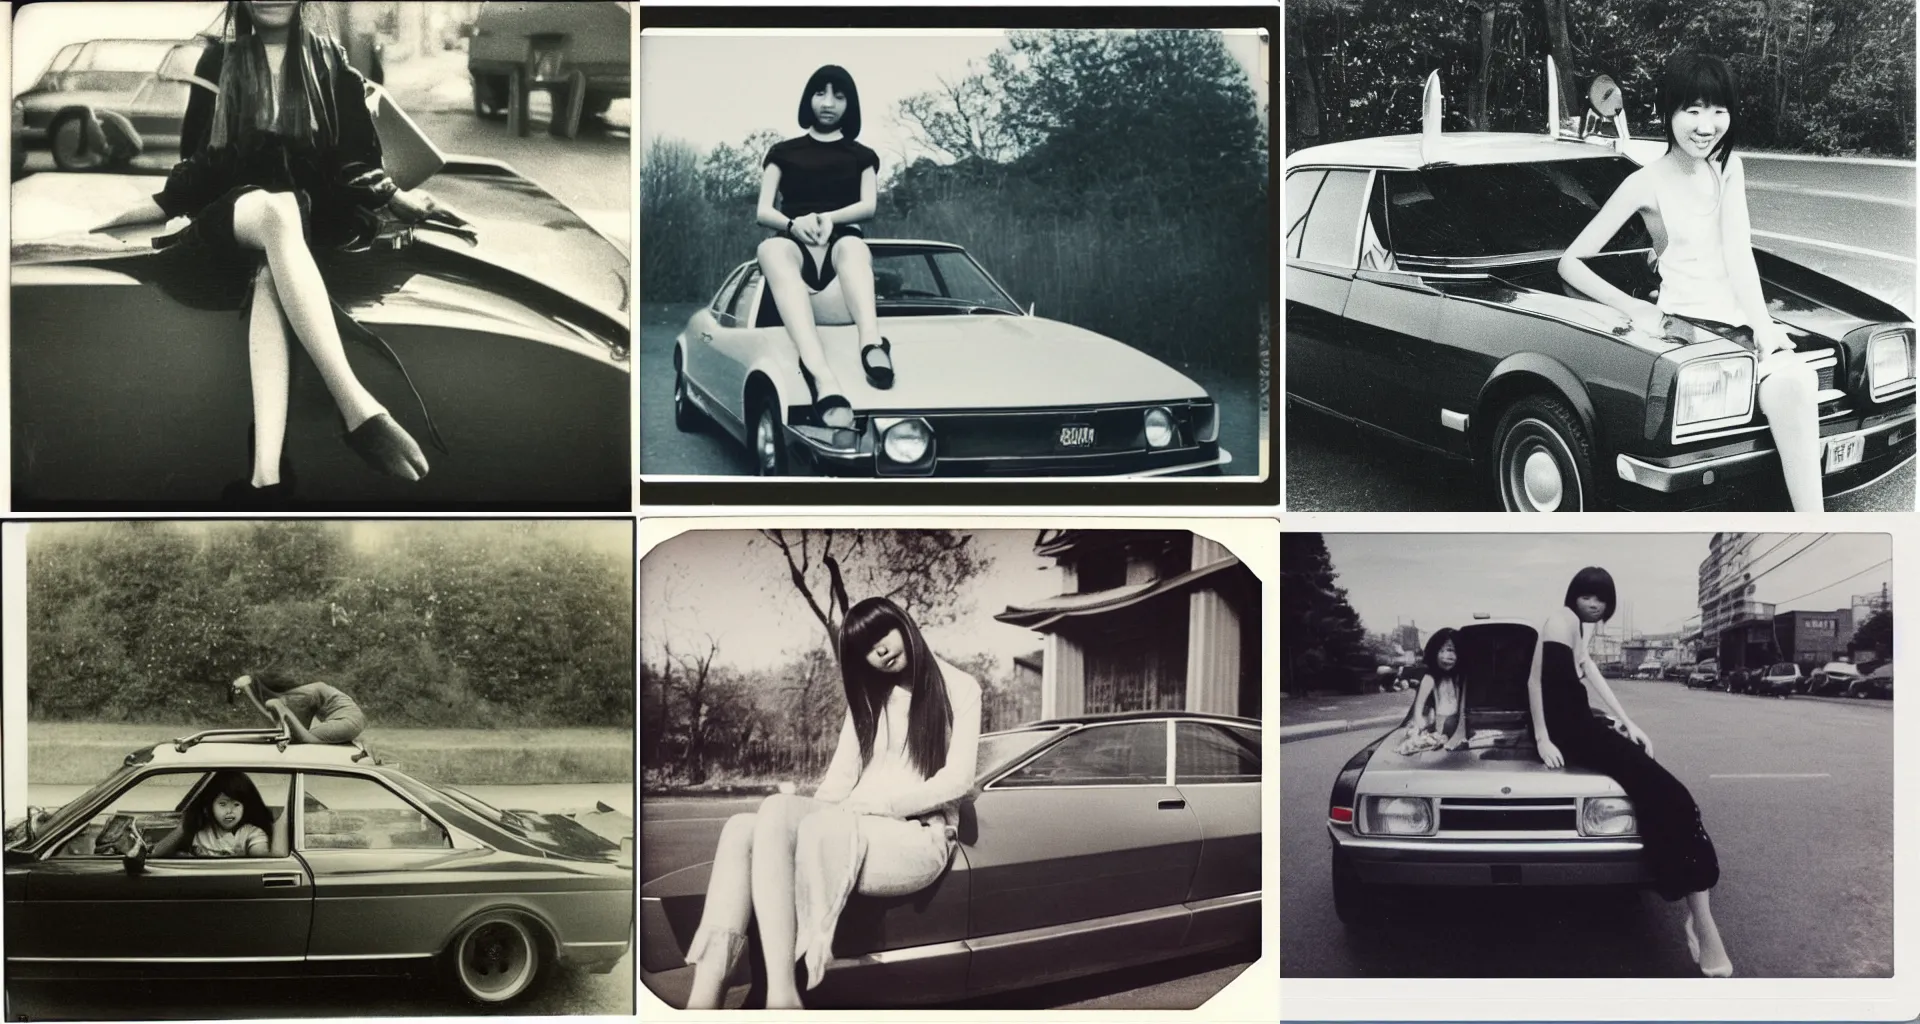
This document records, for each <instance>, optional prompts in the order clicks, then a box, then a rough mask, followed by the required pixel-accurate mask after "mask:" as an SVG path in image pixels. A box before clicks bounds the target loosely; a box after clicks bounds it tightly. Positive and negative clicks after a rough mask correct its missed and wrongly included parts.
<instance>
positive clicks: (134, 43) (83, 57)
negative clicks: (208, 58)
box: [13, 37, 208, 171]
mask: <svg viewBox="0 0 1920 1024" xmlns="http://www.w3.org/2000/svg"><path fill="white" fill-rule="evenodd" d="M207 43H208V40H207V39H206V38H205V37H199V38H195V39H175V40H167V39H94V40H89V41H87V42H83V43H70V44H68V45H66V46H64V47H61V49H60V52H59V53H56V54H55V55H54V57H53V60H52V61H51V62H50V63H49V64H48V65H47V69H46V70H45V71H43V72H41V74H40V78H39V79H38V80H37V81H35V82H34V83H33V86H32V87H31V88H29V89H28V90H27V91H25V92H23V93H21V94H20V95H19V97H17V98H16V99H15V100H14V112H15V129H14V136H13V141H14V159H15V160H16V161H19V160H21V159H23V157H24V155H25V151H26V149H27V148H28V147H30V146H31V147H38V146H43V145H44V146H47V147H49V148H51V149H52V151H53V162H54V165H55V166H56V167H58V168H60V169H61V170H63V171H78V170H88V169H91V168H95V167H100V166H103V165H104V164H105V163H106V156H105V154H103V153H100V152H98V151H97V150H92V149H90V148H89V147H88V146H87V145H86V144H85V141H84V138H83V135H82V128H81V125H82V124H83V122H84V120H85V117H86V112H87V111H88V110H89V109H91V110H95V111H107V110H111V111H115V112H118V113H120V114H122V115H124V116H125V117H126V118H127V119H128V120H129V121H131V122H132V123H133V127H134V129H135V130H136V131H138V132H139V133H140V136H141V138H142V139H143V140H145V141H146V142H147V143H148V144H149V145H153V146H159V147H163V148H169V149H178V148H179V146H180V120H181V118H183V117H185V116H186V112H187V95H188V90H189V88H190V86H188V85H187V84H186V83H184V82H182V81H180V80H179V79H181V78H183V77H185V76H188V75H191V74H193V71H194V67H195V66H196V65H197V64H198V63H199V60H200V55H201V53H202V51H203V50H204V49H205V47H206V45H207Z"/></svg>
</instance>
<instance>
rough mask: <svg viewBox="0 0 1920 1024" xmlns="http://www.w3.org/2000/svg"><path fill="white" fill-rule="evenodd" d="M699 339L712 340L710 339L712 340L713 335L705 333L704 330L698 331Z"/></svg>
mask: <svg viewBox="0 0 1920 1024" xmlns="http://www.w3.org/2000/svg"><path fill="white" fill-rule="evenodd" d="M700 340H701V341H712V340H713V335H711V334H708V333H707V332H706V331H701V332H700Z"/></svg>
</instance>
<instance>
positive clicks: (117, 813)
mask: <svg viewBox="0 0 1920 1024" xmlns="http://www.w3.org/2000/svg"><path fill="white" fill-rule="evenodd" d="M244 774H245V775H246V776H247V778H248V779H249V780H250V781H251V782H252V783H253V786H254V789H255V790H257V791H258V792H259V794H260V799H261V801H262V802H263V803H265V804H266V807H267V810H268V812H269V814H271V815H272V816H273V820H275V821H277V820H278V818H279V816H280V815H282V814H284V813H286V807H287V790H288V788H289V785H290V783H291V781H292V780H291V776H289V775H288V774H286V773H284V772H246V773H244ZM210 778H211V773H209V772H204V771H185V772H158V773H155V774H153V775H149V776H147V777H146V778H143V779H141V780H140V781H139V782H136V783H134V784H133V786H132V787H131V788H129V789H127V790H125V791H123V792H122V793H121V794H120V795H119V796H117V797H115V798H114V799H113V800H112V802H110V803H108V804H107V806H105V807H103V808H101V809H100V810H99V812H97V813H96V814H94V816H93V817H92V818H91V819H89V820H88V821H87V824H86V826H85V827H84V828H82V829H81V830H80V831H79V832H76V833H74V835H73V836H72V837H71V838H69V839H68V840H67V841H66V842H64V843H61V844H60V848H59V849H58V850H55V851H54V853H53V856H54V857H55V858H57V859H61V858H72V857H118V856H120V855H121V854H122V853H123V852H125V851H126V850H127V849H128V848H130V847H131V845H132V844H131V842H130V840H131V839H132V831H134V830H138V831H139V833H140V838H141V839H142V840H144V841H145V842H146V844H147V846H148V847H149V848H151V847H153V846H155V845H156V844H158V843H159V842H160V841H161V840H162V839H165V838H166V837H167V836H168V834H170V833H171V832H173V830H174V829H175V828H176V827H178V826H179V825H180V822H181V818H182V817H183V815H184V812H185V810H186V807H187V805H188V804H189V803H190V802H191V801H193V800H194V799H196V798H199V797H201V796H202V790H203V787H204V785H205V783H206V782H207V781H208V780H209V779H210ZM269 834H270V835H271V830H269ZM192 841H193V837H192V836H188V837H186V839H185V842H184V843H183V845H182V846H181V847H180V848H179V850H178V852H177V853H176V854H175V856H179V857H189V856H192V855H193V853H192V847H191V846H190V845H186V844H191V843H192Z"/></svg>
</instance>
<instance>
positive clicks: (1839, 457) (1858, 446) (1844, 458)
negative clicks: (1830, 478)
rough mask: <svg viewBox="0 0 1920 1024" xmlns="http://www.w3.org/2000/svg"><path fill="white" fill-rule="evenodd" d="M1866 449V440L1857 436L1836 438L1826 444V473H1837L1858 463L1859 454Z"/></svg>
mask: <svg viewBox="0 0 1920 1024" xmlns="http://www.w3.org/2000/svg"><path fill="white" fill-rule="evenodd" d="M1866 448H1867V439H1866V438H1864V437H1861V436H1860V435H1859V434H1850V435H1848V436H1846V437H1836V438H1834V439H1833V440H1831V441H1828V442H1827V472H1829V473H1838V472H1840V471H1841V470H1843V469H1846V468H1847V467H1849V466H1856V465H1859V463H1860V453H1861V452H1864V451H1865V450H1866Z"/></svg>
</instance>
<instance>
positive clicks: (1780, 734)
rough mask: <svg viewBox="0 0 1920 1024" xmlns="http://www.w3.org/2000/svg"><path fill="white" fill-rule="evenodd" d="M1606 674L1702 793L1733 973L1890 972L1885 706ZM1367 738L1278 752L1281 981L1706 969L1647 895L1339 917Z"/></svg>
mask: <svg viewBox="0 0 1920 1024" xmlns="http://www.w3.org/2000/svg"><path fill="white" fill-rule="evenodd" d="M1612 685H1613V688H1614V691H1615V692H1616V693H1617V694H1618V695H1619V697H1620V701H1621V703H1622V704H1623V705H1625V706H1626V708H1627V711H1628V712H1629V713H1630V714H1631V715H1632V716H1633V717H1634V720H1635V721H1636V722H1638V723H1639V725H1640V726H1641V727H1642V728H1644V729H1646V731H1647V733H1648V734H1649V735H1650V736H1651V738H1652V740H1653V743H1654V753H1655V755H1656V756H1657V757H1658V758H1659V759H1660V762H1661V763H1662V764H1663V765H1665V766H1666V767H1667V768H1668V769H1670V770H1672V771H1673V773H1674V774H1675V775H1676V776H1678V777H1679V778H1680V780H1681V781H1682V782H1684V783H1686V784H1687V786H1688V788H1689V789H1691V790H1692V792H1693V795H1694V798H1695V799H1696V800H1697V801H1698V802H1699V804H1700V807H1701V812H1702V815H1703V817H1704V818H1705V820H1706V826H1707V831H1708V832H1709V833H1710V834H1711V835H1712V836H1713V840H1714V845H1715V847H1716V849H1717V850H1718V853H1719V858H1720V867H1721V880H1720V884H1719V886H1718V887H1717V888H1715V889H1714V890H1713V897H1712V898H1713V910H1714V917H1715V918H1716V919H1717V921H1718V922H1719V925H1720V930H1721V934H1722V935H1723V937H1724V938H1725V940H1726V943H1727V948H1728V951H1729V953H1730V955H1731V956H1732V958H1733V962H1734V966H1735V969H1736V972H1737V975H1736V976H1738V977H1747V978H1753V977H1849V978H1852V977H1882V978H1884V977H1891V976H1892V971H1893V874H1894V872H1893V824H1892V813H1893V714H1892V705H1891V702H1887V701H1841V700H1832V701H1829V700H1820V701H1811V700H1805V699H1801V698H1794V699H1791V700H1779V699H1770V698H1764V697H1749V696H1744V695H1738V694H1729V693H1723V692H1719V691H1712V690H1688V689H1686V688H1685V687H1683V686H1681V685H1680V684H1678V683H1665V682H1652V681H1639V680H1625V679H1619V680H1613V681H1612ZM1291 702H1292V701H1291V700H1289V703H1291ZM1374 735H1376V733H1374V732H1373V731H1371V730H1369V731H1364V732H1354V733H1348V734H1343V735H1334V736H1323V737H1316V738H1311V739H1301V740H1296V741H1293V742H1290V743H1287V744H1285V745H1284V746H1282V747H1281V759H1280V778H1281V806H1280V813H1281V821H1280V841H1281V860H1280V920H1281V934H1280V972H1281V975H1282V977H1283V978H1302V977H1690V976H1695V972H1696V968H1695V967H1694V966H1693V963H1692V961H1691V960H1690V959H1689V958H1688V956H1687V950H1686V944H1685V941H1684V939H1683V937H1682V934H1681V930H1680V923H1681V920H1682V918H1683V916H1684V912H1683V904H1677V903H1676V904H1666V903H1663V902H1661V901H1660V899H1659V898H1658V897H1657V896H1655V895H1653V894H1652V893H1645V894H1642V895H1640V896H1639V897H1638V898H1635V899H1629V900H1622V899H1620V898H1619V896H1618V895H1617V894H1583V893H1578V892H1564V891H1542V890H1531V889H1528V890H1515V889H1505V890H1497V891H1496V890H1461V891H1457V892H1447V891H1439V892H1436V891H1431V890H1428V891H1414V892H1408V893H1403V894H1399V899H1398V901H1397V905H1398V906H1400V907H1402V908H1404V913H1402V914H1396V915H1395V916H1394V917H1393V919H1391V920H1390V921H1389V922H1388V923H1386V924H1385V925H1384V926H1382V927H1376V928H1363V929H1352V928H1348V927H1346V926H1344V925H1342V924H1341V923H1340V921H1339V919H1338V918H1337V917H1335V916H1334V912H1333V895H1332V891H1331V887H1330V882H1329V870H1330V865H1329V860H1328V843H1329V840H1328V838H1327V834H1326V800H1327V795H1328V792H1329V791H1330V789H1331V787H1332V785H1333V779H1334V775H1335V773H1336V772H1337V771H1338V770H1339V768H1340V766H1341V765H1342V764H1344V763H1345V761H1346V759H1347V758H1348V757H1350V756H1352V754H1353V753H1354V752H1355V751H1356V750H1358V749H1360V748H1361V747H1362V746H1364V745H1365V744H1366V743H1367V742H1369V741H1370V740H1371V739H1372V737H1373V736H1374Z"/></svg>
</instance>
